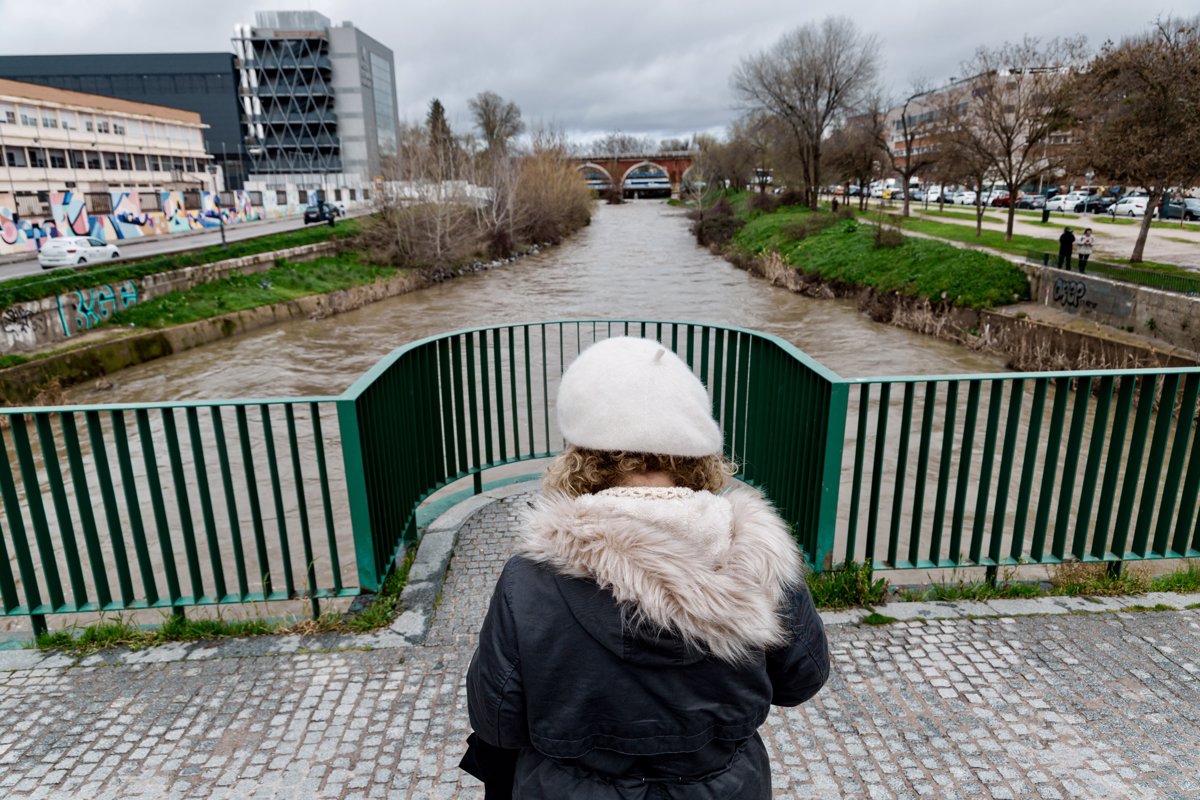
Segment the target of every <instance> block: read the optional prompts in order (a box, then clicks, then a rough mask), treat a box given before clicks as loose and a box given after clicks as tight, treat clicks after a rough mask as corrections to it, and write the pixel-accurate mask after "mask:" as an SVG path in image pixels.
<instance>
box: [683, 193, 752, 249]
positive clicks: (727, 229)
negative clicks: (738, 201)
mask: <svg viewBox="0 0 1200 800" xmlns="http://www.w3.org/2000/svg"><path fill="white" fill-rule="evenodd" d="M692 218H693V219H694V220H695V221H694V222H693V223H692V233H694V234H695V235H696V241H697V242H699V243H700V244H702V245H704V246H705V247H711V246H714V245H716V246H718V247H721V246H724V245H726V244H728V243H729V242H730V240H732V239H733V237H734V235H735V234H736V233H737V232H738V231H739V230H741V229H742V226H743V225H745V224H746V223H745V221H744V220H742V219H739V218H738V215H737V212H736V211H734V209H733V206H732V205H731V204H730V203H729V200H728V199H726V198H724V197H722V198H721V199H720V200H718V201H717V202H716V203H715V204H713V205H711V206H709V207H708V208H705V209H700V210H699V211H696V212H694V213H693V215H692Z"/></svg>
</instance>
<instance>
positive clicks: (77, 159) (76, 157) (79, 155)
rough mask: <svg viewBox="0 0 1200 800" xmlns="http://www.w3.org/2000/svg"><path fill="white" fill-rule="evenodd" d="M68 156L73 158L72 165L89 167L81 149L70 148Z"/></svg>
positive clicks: (76, 167)
mask: <svg viewBox="0 0 1200 800" xmlns="http://www.w3.org/2000/svg"><path fill="white" fill-rule="evenodd" d="M67 157H68V158H69V159H70V160H71V166H72V167H73V168H75V169H87V160H86V159H85V158H84V157H83V151H81V150H68V151H67Z"/></svg>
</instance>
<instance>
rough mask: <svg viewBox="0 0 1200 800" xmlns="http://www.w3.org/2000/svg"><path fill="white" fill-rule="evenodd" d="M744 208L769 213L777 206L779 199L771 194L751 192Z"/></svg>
mask: <svg viewBox="0 0 1200 800" xmlns="http://www.w3.org/2000/svg"><path fill="white" fill-rule="evenodd" d="M746 208H748V209H749V210H751V211H761V212H762V213H764V214H770V213H771V212H772V211H775V210H776V209H778V208H779V199H778V198H777V197H776V196H775V195H773V194H764V193H763V192H753V193H752V194H751V195H750V197H749V198H748V199H747V200H746Z"/></svg>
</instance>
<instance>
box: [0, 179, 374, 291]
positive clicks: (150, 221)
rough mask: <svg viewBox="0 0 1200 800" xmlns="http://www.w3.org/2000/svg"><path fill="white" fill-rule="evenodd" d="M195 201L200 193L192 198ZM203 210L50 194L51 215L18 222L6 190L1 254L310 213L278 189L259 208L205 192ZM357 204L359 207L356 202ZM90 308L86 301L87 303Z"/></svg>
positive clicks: (0, 214) (245, 197) (243, 195)
mask: <svg viewBox="0 0 1200 800" xmlns="http://www.w3.org/2000/svg"><path fill="white" fill-rule="evenodd" d="M190 196H191V197H195V195H190ZM199 196H200V208H190V209H189V208H187V207H186V205H185V200H184V193H183V192H160V193H159V198H160V200H161V204H160V207H161V208H162V211H143V210H142V201H141V195H139V194H138V193H137V192H124V191H110V192H109V199H110V200H111V202H112V206H111V211H109V209H108V208H105V209H104V210H103V211H102V212H100V213H97V212H95V211H93V210H90V209H89V208H88V204H87V197H88V195H86V194H84V193H81V192H75V191H70V190H64V191H53V192H50V213H49V215H41V214H38V215H34V216H29V215H22V216H20V217H19V218H18V216H17V213H16V210H17V203H16V199H15V198H14V197H13V195H12V194H11V193H3V192H0V256H4V255H13V254H24V253H34V252H36V251H37V250H39V249H41V246H42V243H43V242H45V241H46V240H47V239H53V238H57V237H59V236H94V237H96V238H98V239H104V240H105V241H109V242H112V241H125V240H128V239H138V238H141V237H143V236H156V235H164V234H171V233H186V232H189V231H198V230H205V229H208V228H219V227H220V226H221V223H222V221H223V222H224V223H225V224H226V225H237V224H240V223H243V222H256V221H258V220H263V219H278V218H281V217H293V216H298V215H300V214H303V213H304V206H303V205H301V204H300V203H299V202H296V201H297V200H298V193H297V192H296V191H295V189H294V188H293V189H292V190H291V191H289V192H288V201H289V202H287V203H283V204H277V203H276V202H275V201H276V199H277V198H276V193H275V192H274V191H266V192H263V201H264V205H262V206H256V205H254V203H253V201H252V199H251V193H250V192H240V191H239V192H234V193H233V205H232V206H230V207H222V205H221V200H220V196H219V195H218V194H217V193H215V192H200V195H199ZM351 205H355V204H351ZM84 305H85V306H86V305H87V304H86V303H85V304H84Z"/></svg>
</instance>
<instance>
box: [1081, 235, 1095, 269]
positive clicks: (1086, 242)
mask: <svg viewBox="0 0 1200 800" xmlns="http://www.w3.org/2000/svg"><path fill="white" fill-rule="evenodd" d="M1095 244H1096V239H1095V237H1093V236H1092V229H1091V228H1084V229H1083V235H1082V236H1080V237H1079V271H1080V272H1086V271H1087V262H1088V258H1089V257H1090V256H1091V255H1092V247H1093V246H1094V245H1095Z"/></svg>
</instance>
